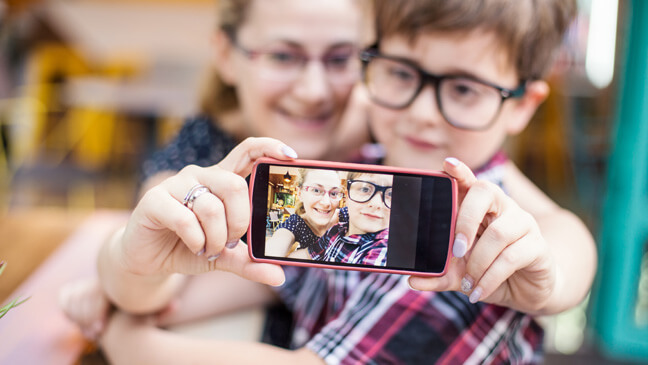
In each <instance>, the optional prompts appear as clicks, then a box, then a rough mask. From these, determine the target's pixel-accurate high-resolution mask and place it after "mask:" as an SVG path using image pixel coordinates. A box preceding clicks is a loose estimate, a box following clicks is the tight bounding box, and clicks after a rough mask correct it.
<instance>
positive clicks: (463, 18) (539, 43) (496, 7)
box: [375, 0, 576, 80]
mask: <svg viewBox="0 0 648 365" xmlns="http://www.w3.org/2000/svg"><path fill="white" fill-rule="evenodd" d="M375 9H376V28H377V29H376V30H377V36H378V39H379V40H380V39H384V37H389V36H394V35H398V36H404V37H406V38H407V39H408V41H410V42H414V41H416V39H417V37H419V36H420V35H421V34H424V33H429V32H466V33H468V32H470V31H473V30H483V31H492V32H494V33H495V36H496V38H497V40H498V42H499V43H500V45H501V46H502V47H504V48H505V49H507V50H508V52H509V60H510V64H511V65H513V66H514V67H515V69H516V70H517V73H518V77H519V78H520V80H533V79H540V78H542V77H544V76H545V75H546V73H547V72H548V71H549V69H550V67H551V64H552V61H553V55H554V53H555V51H556V50H557V48H558V46H559V45H560V43H561V41H562V38H563V34H564V32H565V31H566V30H567V27H568V26H569V24H570V22H571V20H572V19H573V18H574V16H575V15H576V0H375Z"/></svg>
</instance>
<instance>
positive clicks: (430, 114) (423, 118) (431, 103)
mask: <svg viewBox="0 0 648 365" xmlns="http://www.w3.org/2000/svg"><path fill="white" fill-rule="evenodd" d="M409 114H410V117H411V119H412V120H413V121H415V122H417V123H419V124H440V123H444V117H443V115H442V114H441V109H439V105H438V103H437V98H436V92H435V90H434V87H433V86H432V85H426V86H425V87H423V89H422V90H421V92H420V93H419V94H418V95H417V96H416V99H414V101H413V102H412V105H410V107H409Z"/></svg>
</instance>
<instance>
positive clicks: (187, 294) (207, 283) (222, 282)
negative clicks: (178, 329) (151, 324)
mask: <svg viewBox="0 0 648 365" xmlns="http://www.w3.org/2000/svg"><path fill="white" fill-rule="evenodd" d="M276 301H277V296H276V294H275V292H274V291H273V290H271V289H270V287H268V286H267V285H263V284H259V283H256V282H254V281H250V280H246V279H243V278H241V277H240V276H237V275H234V274H232V273H228V272H224V271H213V272H209V273H206V274H202V275H196V276H192V277H190V278H189V280H187V283H186V285H185V286H183V287H182V289H181V291H180V292H179V293H178V296H177V297H176V298H175V299H174V300H173V301H172V302H171V304H170V305H169V307H167V309H165V310H164V311H163V312H162V313H160V314H159V315H158V318H157V323H156V324H157V325H158V326H161V327H167V326H172V325H176V324H180V323H186V322H190V321H194V320H199V319H203V318H208V317H212V316H217V315H221V314H227V313H231V312H235V311H239V310H245V309H248V308H254V307H260V306H263V305H267V304H270V303H273V302H276Z"/></svg>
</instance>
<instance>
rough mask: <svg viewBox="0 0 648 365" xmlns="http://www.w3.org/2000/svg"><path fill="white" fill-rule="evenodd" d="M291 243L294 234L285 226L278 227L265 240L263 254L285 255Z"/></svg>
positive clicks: (293, 240)
mask: <svg viewBox="0 0 648 365" xmlns="http://www.w3.org/2000/svg"><path fill="white" fill-rule="evenodd" d="M293 243H295V235H294V234H293V233H292V232H290V230H288V229H286V228H279V229H277V230H276V231H275V232H274V234H273V235H272V237H271V238H270V239H269V240H268V241H267V242H266V248H265V254H266V255H268V256H275V257H286V255H287V254H288V250H289V249H290V246H292V244H293Z"/></svg>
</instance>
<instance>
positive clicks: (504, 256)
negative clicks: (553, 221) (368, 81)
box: [410, 159, 558, 313]
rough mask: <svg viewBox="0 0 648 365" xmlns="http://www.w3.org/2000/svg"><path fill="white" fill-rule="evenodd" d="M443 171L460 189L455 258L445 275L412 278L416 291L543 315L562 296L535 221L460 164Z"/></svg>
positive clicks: (448, 165) (450, 163) (454, 162)
mask: <svg viewBox="0 0 648 365" xmlns="http://www.w3.org/2000/svg"><path fill="white" fill-rule="evenodd" d="M444 169H445V171H446V172H447V173H448V174H450V175H451V176H453V177H454V178H455V179H457V182H458V187H459V202H460V203H459V209H458V214H457V221H456V226H455V241H454V245H453V249H452V250H453V256H454V257H453V259H452V261H451V263H450V265H449V268H448V272H447V273H446V275H444V276H442V277H435V278H421V277H412V278H410V285H411V286H412V288H414V289H419V290H431V291H446V290H456V291H463V292H464V293H466V294H467V295H469V299H470V301H471V302H473V303H475V302H477V301H484V302H488V303H494V304H498V305H503V306H507V307H511V308H514V309H518V310H521V311H524V312H530V313H537V312H541V311H542V310H543V309H544V308H545V307H546V305H547V303H548V302H549V301H550V299H551V298H552V296H553V295H554V294H555V293H556V292H558V291H557V290H556V286H557V277H558V275H557V266H556V262H555V259H554V257H553V256H552V252H551V250H550V249H549V245H548V244H547V242H546V241H545V239H544V238H543V237H542V234H541V233H540V228H539V226H538V224H537V222H536V220H535V218H534V217H533V216H532V215H531V214H530V213H528V212H526V211H525V210H523V209H522V208H520V207H519V206H518V204H517V203H516V202H515V201H513V199H511V198H510V197H508V196H507V195H506V194H505V193H504V192H503V191H502V189H500V188H499V187H498V186H496V185H494V184H492V183H488V182H485V181H479V180H477V178H475V176H474V174H473V173H472V171H470V169H469V168H468V167H467V166H466V165H464V164H463V163H461V162H459V161H457V160H456V159H447V160H446V162H445V164H444Z"/></svg>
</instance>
